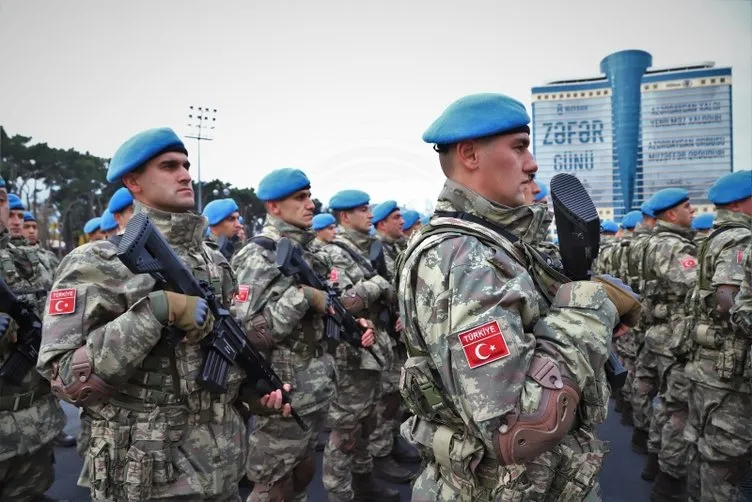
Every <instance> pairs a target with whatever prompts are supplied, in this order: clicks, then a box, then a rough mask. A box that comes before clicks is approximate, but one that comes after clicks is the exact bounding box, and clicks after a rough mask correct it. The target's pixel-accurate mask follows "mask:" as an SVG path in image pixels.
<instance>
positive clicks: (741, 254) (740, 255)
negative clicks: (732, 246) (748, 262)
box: [736, 249, 744, 265]
mask: <svg viewBox="0 0 752 502" xmlns="http://www.w3.org/2000/svg"><path fill="white" fill-rule="evenodd" d="M742 261H744V251H742V250H741V249H740V250H739V251H737V252H736V263H737V265H741V263H742Z"/></svg>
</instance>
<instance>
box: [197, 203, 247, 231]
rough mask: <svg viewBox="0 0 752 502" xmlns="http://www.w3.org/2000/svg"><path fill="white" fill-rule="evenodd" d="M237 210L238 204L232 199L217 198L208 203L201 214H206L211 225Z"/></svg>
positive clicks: (220, 221)
mask: <svg viewBox="0 0 752 502" xmlns="http://www.w3.org/2000/svg"><path fill="white" fill-rule="evenodd" d="M237 210H238V204H237V203H236V202H235V201H234V200H233V199H217V200H213V201H211V202H210V203H208V204H207V205H206V207H204V212H203V213H201V214H203V215H204V216H206V219H207V220H209V225H210V226H212V227H213V226H214V225H218V224H220V223H222V221H223V220H224V219H225V218H228V217H229V216H231V215H232V213H234V212H235V211H237Z"/></svg>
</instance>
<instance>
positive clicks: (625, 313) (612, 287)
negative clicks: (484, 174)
mask: <svg viewBox="0 0 752 502" xmlns="http://www.w3.org/2000/svg"><path fill="white" fill-rule="evenodd" d="M593 280H594V281H596V282H598V283H600V284H601V286H603V289H605V290H606V294H607V295H608V299H609V300H611V302H612V303H613V304H614V305H615V306H616V310H617V312H619V317H620V318H621V322H622V323H624V324H626V325H627V326H629V327H634V326H636V325H637V322H638V321H639V320H640V312H641V311H642V305H640V297H639V296H638V295H637V294H636V293H635V292H634V291H632V288H630V287H629V286H627V285H626V284H624V281H622V280H621V279H618V278H616V277H614V276H612V275H609V274H601V275H598V276H596V277H594V278H593Z"/></svg>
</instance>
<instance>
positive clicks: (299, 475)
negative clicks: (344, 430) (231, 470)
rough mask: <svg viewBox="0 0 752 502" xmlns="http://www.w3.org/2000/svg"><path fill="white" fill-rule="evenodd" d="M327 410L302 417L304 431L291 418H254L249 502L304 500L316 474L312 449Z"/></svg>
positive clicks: (251, 440) (249, 454)
mask: <svg viewBox="0 0 752 502" xmlns="http://www.w3.org/2000/svg"><path fill="white" fill-rule="evenodd" d="M327 410H328V407H324V408H322V409H320V410H318V411H315V412H313V413H310V414H308V415H303V417H302V418H303V420H304V421H305V423H306V424H307V425H308V431H304V430H302V429H301V428H300V426H299V425H298V424H297V423H296V422H295V421H294V420H293V419H291V418H282V417H280V416H277V415H273V416H269V417H257V418H256V427H255V429H254V430H253V432H252V433H251V435H250V437H249V449H248V463H247V465H246V473H247V476H248V479H249V480H251V481H253V482H254V483H255V486H254V488H253V491H252V492H251V494H250V495H249V496H248V499H247V500H248V502H281V501H283V500H285V501H290V500H299V501H302V500H306V497H307V488H308V484H309V483H310V482H311V480H312V479H313V476H314V474H315V473H316V459H315V456H314V455H315V453H314V448H315V446H316V441H317V439H318V436H319V432H321V430H323V428H324V423H325V421H326V415H327Z"/></svg>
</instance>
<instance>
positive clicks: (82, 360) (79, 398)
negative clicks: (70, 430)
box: [50, 346, 116, 406]
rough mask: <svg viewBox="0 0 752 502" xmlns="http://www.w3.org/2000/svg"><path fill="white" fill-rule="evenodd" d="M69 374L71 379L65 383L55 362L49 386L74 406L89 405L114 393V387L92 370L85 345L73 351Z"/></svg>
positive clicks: (53, 391) (57, 395)
mask: <svg viewBox="0 0 752 502" xmlns="http://www.w3.org/2000/svg"><path fill="white" fill-rule="evenodd" d="M71 374H72V375H73V381H72V382H71V383H70V384H68V385H66V384H65V383H64V382H63V380H62V378H60V374H59V373H58V368H57V364H55V366H54V370H53V372H52V380H50V388H51V390H52V393H53V394H54V395H55V396H56V397H58V398H59V399H62V400H64V401H67V402H69V403H71V404H74V405H76V406H91V405H94V404H98V403H100V402H102V401H104V400H105V399H107V398H108V397H110V396H112V395H114V394H115V392H116V389H115V387H113V386H111V385H109V384H107V383H105V381H104V380H102V379H101V378H99V377H98V376H97V375H96V374H95V373H93V372H92V364H91V361H90V360H89V357H88V356H87V355H86V347H85V346H81V347H79V348H77V349H76V351H75V352H73V357H72V358H71Z"/></svg>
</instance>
